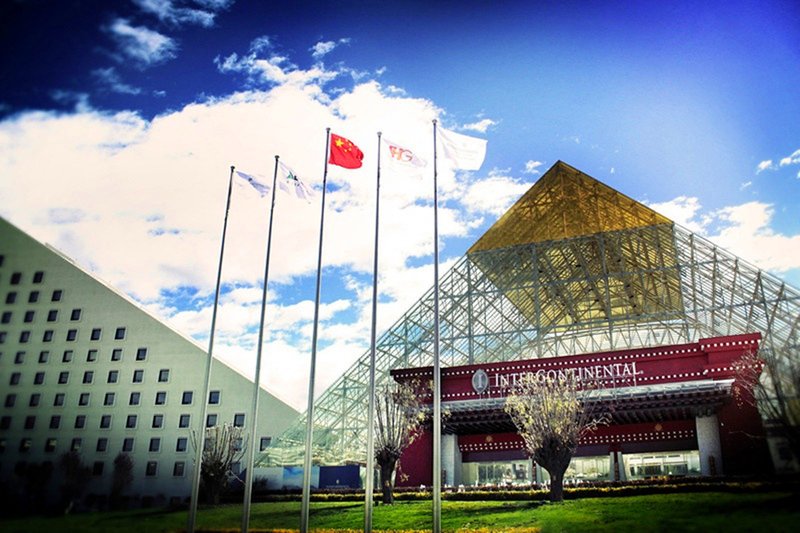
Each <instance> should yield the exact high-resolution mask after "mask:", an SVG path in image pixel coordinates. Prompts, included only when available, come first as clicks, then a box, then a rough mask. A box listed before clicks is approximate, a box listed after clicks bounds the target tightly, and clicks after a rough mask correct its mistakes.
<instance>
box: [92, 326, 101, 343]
mask: <svg viewBox="0 0 800 533" xmlns="http://www.w3.org/2000/svg"><path fill="white" fill-rule="evenodd" d="M102 334H103V330H102V329H100V328H94V329H92V335H91V336H90V337H89V338H90V339H91V340H93V341H99V340H100V336H101V335H102Z"/></svg>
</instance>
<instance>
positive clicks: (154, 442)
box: [149, 437, 161, 452]
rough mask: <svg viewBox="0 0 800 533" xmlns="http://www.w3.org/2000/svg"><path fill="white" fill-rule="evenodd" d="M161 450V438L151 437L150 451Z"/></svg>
mask: <svg viewBox="0 0 800 533" xmlns="http://www.w3.org/2000/svg"><path fill="white" fill-rule="evenodd" d="M159 450H161V439H160V438H158V437H153V438H152V439H150V448H149V451H151V452H157V451H159Z"/></svg>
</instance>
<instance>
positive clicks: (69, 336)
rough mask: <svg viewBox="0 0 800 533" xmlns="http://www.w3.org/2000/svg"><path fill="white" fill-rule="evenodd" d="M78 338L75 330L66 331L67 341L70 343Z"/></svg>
mask: <svg viewBox="0 0 800 533" xmlns="http://www.w3.org/2000/svg"><path fill="white" fill-rule="evenodd" d="M77 338H78V330H77V329H70V330H67V340H68V341H69V342H72V341H74V340H76V339H77Z"/></svg>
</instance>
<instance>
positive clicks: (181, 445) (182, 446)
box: [175, 437, 189, 452]
mask: <svg viewBox="0 0 800 533" xmlns="http://www.w3.org/2000/svg"><path fill="white" fill-rule="evenodd" d="M188 442H189V441H188V439H187V438H186V437H178V440H177V442H176V443H175V451H176V452H185V451H186V446H187V444H188Z"/></svg>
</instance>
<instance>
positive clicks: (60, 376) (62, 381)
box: [58, 372, 69, 385]
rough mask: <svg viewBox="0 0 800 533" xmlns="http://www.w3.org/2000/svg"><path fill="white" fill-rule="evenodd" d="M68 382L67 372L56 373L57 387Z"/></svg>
mask: <svg viewBox="0 0 800 533" xmlns="http://www.w3.org/2000/svg"><path fill="white" fill-rule="evenodd" d="M68 381H69V372H59V373H58V384H59V385H66V384H67V382H68Z"/></svg>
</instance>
